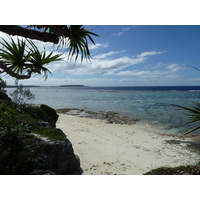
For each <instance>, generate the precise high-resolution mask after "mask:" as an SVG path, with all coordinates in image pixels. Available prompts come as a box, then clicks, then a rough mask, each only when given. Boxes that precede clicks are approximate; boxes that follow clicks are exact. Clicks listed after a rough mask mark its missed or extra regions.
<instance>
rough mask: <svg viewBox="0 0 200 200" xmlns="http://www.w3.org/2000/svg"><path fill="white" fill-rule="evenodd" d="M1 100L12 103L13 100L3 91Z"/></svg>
mask: <svg viewBox="0 0 200 200" xmlns="http://www.w3.org/2000/svg"><path fill="white" fill-rule="evenodd" d="M0 99H1V100H7V101H11V99H10V98H9V97H8V95H7V94H6V93H5V92H2V91H0Z"/></svg>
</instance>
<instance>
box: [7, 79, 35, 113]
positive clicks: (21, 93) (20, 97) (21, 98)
mask: <svg viewBox="0 0 200 200" xmlns="http://www.w3.org/2000/svg"><path fill="white" fill-rule="evenodd" d="M10 96H11V97H12V100H13V102H15V103H16V106H17V107H18V109H21V111H22V110H24V109H25V107H27V105H28V102H31V101H33V100H34V99H35V95H34V94H33V93H32V92H31V91H30V89H28V88H25V87H24V86H23V84H20V85H18V81H16V89H15V90H14V91H13V92H12V93H11V94H10Z"/></svg>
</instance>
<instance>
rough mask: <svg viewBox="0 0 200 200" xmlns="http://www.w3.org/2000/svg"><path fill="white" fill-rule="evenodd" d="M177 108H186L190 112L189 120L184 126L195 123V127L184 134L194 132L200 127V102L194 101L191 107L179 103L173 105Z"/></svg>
mask: <svg viewBox="0 0 200 200" xmlns="http://www.w3.org/2000/svg"><path fill="white" fill-rule="evenodd" d="M172 106H175V107H177V108H180V109H181V110H184V111H186V112H187V114H188V118H189V121H188V122H187V123H185V124H183V125H182V126H185V125H188V124H194V128H192V129H191V130H189V131H188V132H187V133H185V134H184V135H187V134H189V133H192V132H194V131H196V130H198V129H200V103H199V102H193V106H191V107H190V108H189V107H184V106H179V105H174V104H173V105H172Z"/></svg>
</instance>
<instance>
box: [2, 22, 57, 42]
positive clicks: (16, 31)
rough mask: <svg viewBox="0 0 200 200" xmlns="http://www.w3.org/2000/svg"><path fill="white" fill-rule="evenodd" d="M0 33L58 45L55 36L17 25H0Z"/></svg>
mask: <svg viewBox="0 0 200 200" xmlns="http://www.w3.org/2000/svg"><path fill="white" fill-rule="evenodd" d="M0 31H2V32H4V33H7V34H9V35H18V36H22V37H26V38H30V39H36V40H41V41H43V42H52V43H54V44H58V42H59V37H58V36H57V35H56V34H51V33H45V32H40V31H36V30H32V29H27V28H23V27H21V26H17V25H0Z"/></svg>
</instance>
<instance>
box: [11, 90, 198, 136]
mask: <svg viewBox="0 0 200 200" xmlns="http://www.w3.org/2000/svg"><path fill="white" fill-rule="evenodd" d="M30 89H31V92H32V93H34V94H35V100H34V101H33V102H32V103H35V104H47V105H49V106H51V107H53V108H55V109H57V108H80V109H81V108H86V109H88V110H92V111H113V112H118V113H121V114H122V115H126V116H130V117H134V118H137V119H139V122H144V121H148V122H152V123H153V124H154V125H156V126H162V127H166V128H167V129H166V130H168V129H169V128H171V129H170V130H169V131H168V133H171V132H173V133H174V132H184V131H186V129H185V128H174V127H177V126H180V125H181V124H183V123H185V122H186V121H187V119H188V118H187V116H186V115H185V113H184V112H183V111H180V110H177V109H176V108H174V107H173V106H171V105H170V104H178V105H181V106H190V105H191V104H192V102H194V101H198V100H199V97H200V90H199V89H200V88H199V87H198V88H196V87H194V88H193V87H191V88H186V87H178V88H177V87H169V88H168V87H164V88H156V87H155V88H152V87H143V88H139V89H138V88H136V89H135V88H133V87H122V88H117V87H109V88H108V87H105V88H103V87H99V88H98V87H96V88H93V87H84V88H67V87H64V88H61V87H34V88H30ZM12 91H13V88H7V93H8V94H9V93H10V92H12Z"/></svg>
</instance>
